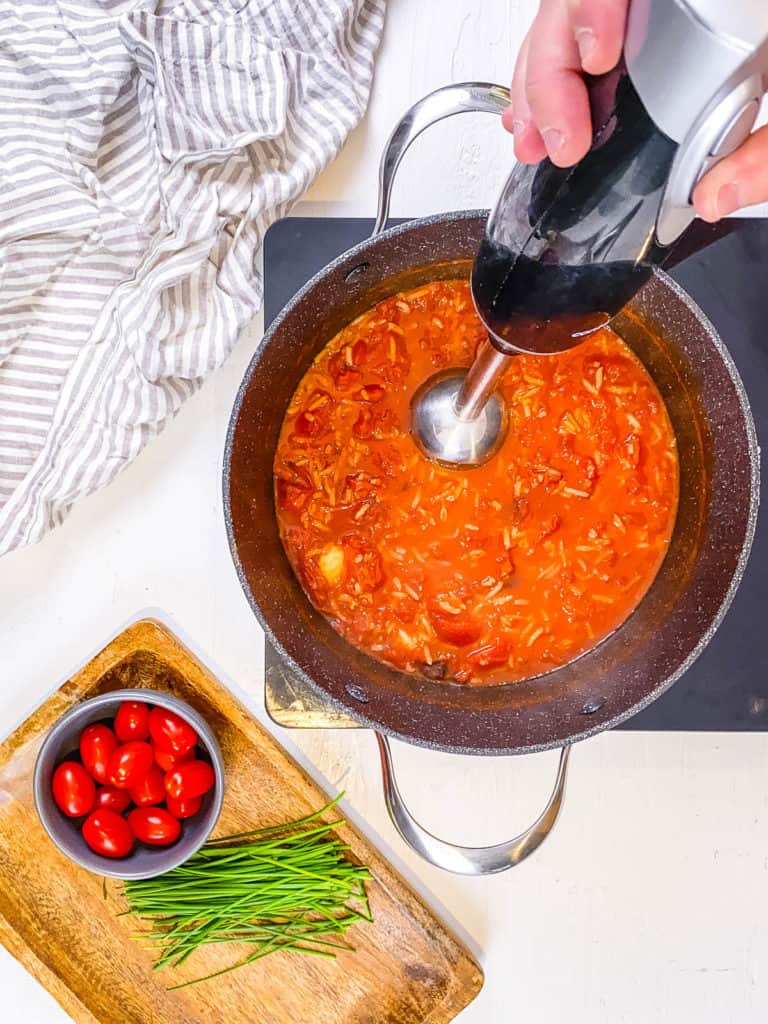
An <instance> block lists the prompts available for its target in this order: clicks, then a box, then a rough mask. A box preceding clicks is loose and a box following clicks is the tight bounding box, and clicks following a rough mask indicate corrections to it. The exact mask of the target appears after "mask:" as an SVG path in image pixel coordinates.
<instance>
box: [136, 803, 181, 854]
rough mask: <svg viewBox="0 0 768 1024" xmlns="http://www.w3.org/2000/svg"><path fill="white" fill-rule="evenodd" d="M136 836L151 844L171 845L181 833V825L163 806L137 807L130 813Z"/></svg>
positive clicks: (141, 840)
mask: <svg viewBox="0 0 768 1024" xmlns="http://www.w3.org/2000/svg"><path fill="white" fill-rule="evenodd" d="M128 824H129V825H130V827H131V829H132V830H133V834H134V835H135V836H136V838H137V839H138V840H139V841H140V842H142V843H147V844H148V845H150V846H169V845H170V844H171V843H175V842H176V840H177V839H178V838H179V835H180V833H181V825H180V824H179V822H178V821H177V820H176V818H174V817H173V815H172V814H169V813H168V811H166V810H165V809H164V808H162V807H137V808H136V809H135V810H133V811H131V813H130V814H129V815H128Z"/></svg>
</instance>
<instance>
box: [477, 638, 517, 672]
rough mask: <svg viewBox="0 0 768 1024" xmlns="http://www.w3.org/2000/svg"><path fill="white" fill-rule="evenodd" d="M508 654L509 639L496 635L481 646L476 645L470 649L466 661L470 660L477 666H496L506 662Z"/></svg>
mask: <svg viewBox="0 0 768 1024" xmlns="http://www.w3.org/2000/svg"><path fill="white" fill-rule="evenodd" d="M509 654H510V645H509V641H508V640H504V639H501V638H499V637H497V638H496V639H494V640H490V641H489V642H488V643H486V644H483V645H482V646H481V647H477V648H476V649H475V650H474V651H470V652H469V654H468V655H467V661H471V662H472V664H473V665H476V666H477V667H478V668H496V667H498V666H499V665H506V664H507V662H508V661H509Z"/></svg>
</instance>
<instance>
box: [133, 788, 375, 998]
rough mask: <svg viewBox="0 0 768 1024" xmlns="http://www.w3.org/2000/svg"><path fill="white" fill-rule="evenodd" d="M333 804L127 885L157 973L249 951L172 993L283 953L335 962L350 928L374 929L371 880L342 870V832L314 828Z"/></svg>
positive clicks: (363, 871) (223, 842)
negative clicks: (227, 950)
mask: <svg viewBox="0 0 768 1024" xmlns="http://www.w3.org/2000/svg"><path fill="white" fill-rule="evenodd" d="M341 796H343V794H341V795H340V796H338V797H337V798H336V800H334V801H333V802H332V803H330V804H328V805H327V806H326V807H323V808H322V809H321V810H319V811H317V812H316V813H315V814H310V815H309V816H308V817H306V818H301V819H299V820H298V821H293V822H289V823H288V824H286V825H279V826H276V827H273V828H264V829H257V830H255V831H253V832H241V833H238V834H237V835H232V836H226V837H224V838H221V839H214V840H212V841H211V842H208V843H206V844H205V846H203V847H202V849H201V850H199V851H198V852H197V853H196V854H195V855H194V856H193V857H191V858H190V859H189V860H188V861H187V862H186V863H185V864H182V865H181V867H178V868H174V869H173V871H169V872H168V873H167V874H165V875H161V876H159V877H158V878H148V879H142V880H140V881H129V882H125V884H124V890H123V891H124V894H125V897H126V899H127V901H128V905H129V909H128V910H127V911H125V913H126V914H129V915H134V916H136V917H138V918H141V919H142V920H144V921H147V922H149V923H150V926H151V930H150V931H149V932H148V933H147V932H143V933H141V934H140V935H138V936H136V937H137V938H140V939H142V940H144V941H145V942H147V943H148V944H149V946H150V948H152V949H154V950H157V959H156V962H155V969H156V970H158V969H160V968H162V967H168V966H171V967H178V966H179V965H181V964H183V963H184V962H185V961H186V960H187V959H188V958H189V957H190V956H191V955H192V953H194V952H195V950H197V949H200V948H201V947H202V946H206V945H211V944H214V943H220V942H242V943H245V944H247V945H248V946H250V952H249V953H248V954H247V955H246V956H245V957H244V958H243V959H240V960H238V961H237V962H236V963H234V964H232V965H231V966H229V967H225V968H224V969H223V970H221V971H216V972H215V973H214V974H208V975H206V976H205V977H203V978H196V979H194V981H188V982H184V983H183V984H181V985H174V986H172V988H173V989H177V988H185V987H186V986H187V985H194V984H197V983H198V982H200V981H208V980H209V979H210V978H216V977H219V975H221V974H226V973H227V972H228V971H232V970H235V969H236V968H238V967H242V966H244V965H245V964H249V963H253V961H254V960H259V959H261V957H264V956H268V955H269V954H271V953H276V952H278V951H279V950H281V949H293V950H296V951H297V952H300V953H308V954H313V955H314V956H324V957H335V956H336V952H337V951H338V950H339V949H347V950H351V949H353V948H354V947H353V946H351V945H350V944H349V943H348V942H347V941H345V939H344V938H343V936H344V935H345V933H346V932H347V930H348V929H349V928H350V927H351V926H352V925H353V924H355V923H356V922H357V921H367V922H369V923H370V922H371V921H372V917H371V910H370V906H369V904H368V896H367V894H366V891H365V882H366V880H368V879H370V877H371V874H370V872H369V871H368V869H367V868H365V867H362V866H360V865H357V864H353V863H352V862H351V861H350V860H348V859H347V856H346V854H347V852H348V850H349V847H348V846H346V845H345V844H344V843H342V842H341V841H340V840H339V839H338V838H337V837H336V836H332V835H331V833H332V832H333V830H334V829H336V828H338V826H339V825H343V824H344V822H343V821H334V822H330V823H327V824H324V823H322V822H319V819H320V818H321V817H322V816H323V815H325V814H326V813H327V812H328V811H330V810H331V809H332V808H333V807H334V806H335V805H336V804H337V803H338V801H339V800H340V799H341Z"/></svg>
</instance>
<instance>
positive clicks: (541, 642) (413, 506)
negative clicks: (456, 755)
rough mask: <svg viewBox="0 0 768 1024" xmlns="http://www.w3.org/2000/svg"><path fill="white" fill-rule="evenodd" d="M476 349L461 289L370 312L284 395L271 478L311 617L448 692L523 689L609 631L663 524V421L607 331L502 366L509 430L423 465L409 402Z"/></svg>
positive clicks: (473, 320) (649, 575)
mask: <svg viewBox="0 0 768 1024" xmlns="http://www.w3.org/2000/svg"><path fill="white" fill-rule="evenodd" d="M485 337H486V335H485V331H484V329H483V326H482V324H481V323H480V321H479V319H478V318H477V316H476V314H475V312H474V308H473V305H472V300H471V295H470V291H469V285H468V283H467V282H466V281H463V280H457V281H439V282H435V283H433V284H429V285H425V286H423V287H421V288H418V289H416V290H414V291H410V292H404V293H402V294H400V295H396V296H393V297H392V298H389V299H386V300H385V301H384V302H381V303H379V304H378V305H377V306H376V307H375V308H374V309H372V310H370V311H369V312H367V313H365V314H364V315H363V316H361V317H359V318H358V319H357V320H355V321H354V322H353V323H351V324H349V326H347V327H345V328H344V330H342V331H341V332H340V333H339V334H338V335H337V336H336V337H335V338H334V339H333V340H332V341H331V342H330V344H329V345H327V346H326V348H325V349H324V350H323V351H322V352H321V353H320V355H319V356H318V357H317V359H316V360H315V362H314V364H313V366H312V367H311V368H310V370H309V371H308V372H307V374H306V375H305V376H304V378H303V379H302V381H301V383H300V384H299V387H298V388H297V390H296V393H295V395H294V397H293V399H292V401H291V404H290V407H289V409H288V412H287V415H286V417H285V421H284V423H283V427H282V432H281V435H280V440H279V444H278V448H277V453H276V456H275V464H274V470H275V501H276V507H277V515H278V521H279V525H280V532H281V537H282V540H283V544H284V547H285V550H286V553H287V555H288V558H289V559H290V562H291V564H292V566H293V568H294V571H295V572H296V574H297V576H298V578H299V580H300V581H301V583H302V586H303V587H304V589H305V591H306V593H307V594H308V596H309V598H310V599H311V601H312V602H313V603H314V605H315V606H316V607H317V608H318V609H319V610H320V611H321V612H323V613H324V614H325V615H326V616H327V617H328V618H329V620H330V622H331V624H332V625H333V626H334V628H335V629H336V630H338V632H339V633H341V635H342V636H344V637H345V638H346V639H347V640H348V641H349V642H350V643H352V644H354V645H355V646H356V647H358V648H360V649H362V650H364V651H366V652H367V653H368V654H370V655H371V656H373V657H375V658H378V659H380V660H381V661H384V662H386V663H387V664H389V665H391V666H394V667H395V668H398V669H400V670H402V671H405V672H412V673H418V674H420V675H422V676H425V677H427V678H429V679H433V680H435V681H442V680H444V681H450V682H458V683H464V684H482V683H494V682H512V681H515V680H520V679H523V678H528V677H531V676H535V675H539V674H541V673H543V672H547V671H549V670H551V669H553V668H556V667H558V666H560V665H563V664H565V663H566V662H568V661H570V660H572V659H573V658H575V657H577V656H578V655H580V654H582V653H583V652H585V651H586V650H588V649H589V648H591V647H593V646H594V645H595V644H597V643H598V642H599V641H600V640H602V639H603V638H604V637H606V636H607V635H608V634H609V633H611V632H612V631H613V630H615V629H616V628H617V627H618V626H619V625H620V624H621V623H622V622H623V621H624V620H625V619H626V618H627V616H628V615H629V614H630V613H631V612H632V610H633V609H634V608H635V607H636V606H637V604H638V602H639V601H640V600H641V598H642V597H643V595H644V593H645V592H646V590H647V589H648V587H649V586H650V585H651V583H652V581H653V579H654V577H655V575H656V573H657V571H658V569H659V566H660V565H661V562H662V560H663V558H664V555H665V553H666V550H667V547H668V544H669V540H670V536H671V533H672V529H673V526H674V519H675V513H676V508H677V490H678V462H677V450H676V442H675V436H674V432H673V430H672V426H671V424H670V421H669V417H668V415H667V412H666V409H665V407H664V404H663V402H662V399H661V397H660V395H659V393H658V391H657V389H656V386H655V384H654V382H653V380H652V379H651V377H650V375H649V374H648V372H647V371H646V370H645V368H644V367H643V365H642V364H641V363H640V361H639V360H638V359H637V358H636V356H635V355H634V354H633V353H632V352H631V351H630V350H629V348H628V347H627V346H626V345H625V344H624V342H623V341H622V340H621V339H620V338H619V337H618V336H617V335H616V334H615V333H614V332H613V331H611V330H609V329H603V330H600V331H597V332H595V333H593V334H591V335H589V336H588V337H587V338H586V339H585V341H584V342H583V343H582V344H581V345H579V346H578V347H577V348H575V349H571V350H570V351H568V352H565V353H561V354H558V355H554V356H544V357H542V356H538V357H537V356H518V357H516V358H514V359H513V360H512V361H511V363H510V368H509V370H508V372H507V374H506V375H505V377H504V378H503V381H502V383H501V391H502V393H503V395H504V398H505V400H506V403H507V407H508V411H509V432H508V435H507V437H506V440H505V441H504V444H503V445H502V447H501V449H500V451H499V452H498V453H497V454H496V455H495V456H494V457H493V458H492V459H491V460H490V461H489V462H488V463H487V464H486V465H484V466H480V467H478V468H473V469H466V470H462V469H458V470H457V469H455V468H454V469H448V468H443V467H441V466H439V465H436V464H435V463H434V462H431V461H430V460H428V459H427V458H426V457H425V456H424V455H423V454H422V453H421V452H420V451H419V450H418V449H417V447H416V445H415V444H414V441H413V439H412V438H411V436H410V433H409V409H410V401H411V398H412V396H413V394H414V392H415V391H416V389H417V388H418V387H419V385H421V384H422V383H423V382H424V381H425V380H426V379H427V378H429V377H430V376H431V375H432V374H434V373H435V372H436V371H438V370H440V369H444V368H447V367H453V366H468V365H469V364H470V363H471V362H472V359H473V358H474V355H475V352H476V350H477V348H478V345H479V344H480V343H482V342H483V341H484V340H485Z"/></svg>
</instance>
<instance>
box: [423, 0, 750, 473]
mask: <svg viewBox="0 0 768 1024" xmlns="http://www.w3.org/2000/svg"><path fill="white" fill-rule="evenodd" d="M588 88H589V94H590V106H591V110H592V124H593V141H592V146H591V148H590V150H589V152H588V154H587V155H586V156H585V157H584V159H583V160H581V161H580V162H579V163H578V164H577V165H576V166H574V167H570V168H565V169H563V168H560V167H556V166H555V165H554V164H553V163H551V161H550V160H548V159H545V160H543V161H542V162H541V163H540V164H538V165H536V166H528V165H523V164H518V165H516V166H515V168H514V169H513V171H512V174H511V175H510V177H509V179H508V180H507V182H506V184H505V185H504V188H503V189H502V192H501V196H500V198H499V201H498V203H497V204H496V207H495V208H494V210H493V212H492V213H491V216H490V218H489V220H488V224H487V227H486V232H485V238H484V239H483V242H482V244H481V246H480V249H479V251H478V253H477V257H476V259H475V263H474V267H473V271H472V295H473V299H474V302H475V306H476V309H477V312H478V315H479V316H480V318H481V320H482V321H483V323H484V325H485V326H486V327H487V329H488V339H489V340H488V343H487V344H485V345H484V346H483V347H482V348H481V350H480V352H479V353H478V355H477V357H476V359H475V362H474V364H473V365H472V366H471V367H470V369H469V371H468V372H467V373H466V374H464V373H459V372H456V371H452V372H449V373H443V374H439V375H436V376H435V377H434V378H431V379H430V380H428V381H427V382H426V383H425V384H424V385H422V387H421V388H420V389H419V391H418V392H417V393H416V395H415V396H414V400H413V403H412V408H411V428H412V433H413V435H414V438H415V440H416V442H417V444H418V445H419V446H420V447H421V449H422V450H423V451H424V452H425V453H426V454H427V455H428V456H429V457H430V458H433V459H435V460H437V461H438V462H441V463H443V464H445V465H449V466H450V465H456V466H468V465H469V466H471V465H479V464H481V463H482V462H485V461H486V460H487V459H488V458H489V457H490V456H491V455H493V454H494V452H495V451H496V450H497V449H498V447H499V446H500V444H501V443H502V441H503V439H504V435H505V430H506V410H505V408H504V405H503V399H502V398H501V396H500V395H499V394H498V392H497V390H496V389H497V385H498V382H499V380H500V378H501V376H502V375H503V374H504V371H505V370H506V369H507V366H508V364H509V359H510V358H511V357H513V356H514V355H516V354H519V353H521V352H525V353H533V354H537V355H547V354H551V353H554V352H559V351H563V350H565V349H568V348H572V347H573V346H575V345H577V344H579V342H580V341H581V340H582V339H583V338H584V336H585V334H588V333H589V332H590V331H592V330H595V329H596V328H598V327H601V326H604V325H605V324H607V323H608V322H609V321H610V319H611V318H612V317H613V316H614V315H615V314H616V313H618V312H619V310H620V309H621V308H622V307H623V306H624V305H625V304H626V303H627V302H628V301H629V300H630V299H631V298H632V296H633V295H634V294H635V293H636V292H637V291H638V290H639V289H640V288H641V287H642V285H643V284H644V283H645V281H646V280H647V279H648V277H649V276H650V274H651V273H652V269H653V267H654V266H655V265H658V264H660V263H661V262H662V261H663V260H664V259H665V257H666V256H667V255H668V253H669V251H670V248H671V246H673V245H674V243H675V242H676V241H677V240H678V239H679V238H680V237H681V235H682V234H683V233H684V232H685V230H686V228H687V227H688V226H689V225H690V224H691V222H692V221H693V219H694V217H695V213H694V209H693V206H692V204H691V196H692V193H693V190H694V187H695V185H696V183H697V182H698V180H699V178H700V177H701V176H702V175H703V174H705V173H706V171H708V170H709V169H710V168H711V167H712V166H713V165H714V164H715V163H716V162H717V161H718V160H720V159H722V158H723V157H725V156H727V155H728V154H729V153H732V152H733V151H734V150H735V149H736V148H738V147H739V146H740V145H741V144H742V143H743V142H744V141H745V139H746V138H747V137H748V136H749V134H750V132H751V131H752V129H753V127H754V125H755V121H756V119H757V116H758V111H759V108H760V103H761V99H762V97H763V95H764V93H765V92H766V91H768V0H728V2H727V3H724V2H723V0H631V3H630V8H629V16H628V22H627V33H626V38H625V45H624V56H623V60H622V63H621V65H620V66H619V67H618V68H616V69H615V70H614V71H612V72H610V73H609V74H607V75H603V76H600V77H596V78H589V79H588Z"/></svg>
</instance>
